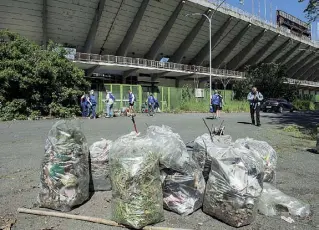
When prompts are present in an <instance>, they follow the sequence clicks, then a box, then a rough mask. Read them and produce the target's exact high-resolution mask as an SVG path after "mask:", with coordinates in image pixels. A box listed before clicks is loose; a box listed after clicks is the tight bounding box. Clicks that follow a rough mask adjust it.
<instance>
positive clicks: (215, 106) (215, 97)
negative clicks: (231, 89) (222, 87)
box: [211, 90, 222, 118]
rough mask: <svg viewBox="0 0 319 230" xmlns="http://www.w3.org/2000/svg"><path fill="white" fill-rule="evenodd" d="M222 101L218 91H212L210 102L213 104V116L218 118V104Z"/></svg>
mask: <svg viewBox="0 0 319 230" xmlns="http://www.w3.org/2000/svg"><path fill="white" fill-rule="evenodd" d="M221 103H222V97H221V95H219V93H218V91H217V90H215V91H214V95H213V96H212V101H211V104H212V106H213V112H214V113H215V118H220V105H221Z"/></svg>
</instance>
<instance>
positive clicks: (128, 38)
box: [116, 0, 150, 56]
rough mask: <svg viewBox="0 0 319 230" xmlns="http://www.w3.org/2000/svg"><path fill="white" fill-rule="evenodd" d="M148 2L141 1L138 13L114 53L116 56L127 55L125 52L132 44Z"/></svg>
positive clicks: (146, 0)
mask: <svg viewBox="0 0 319 230" xmlns="http://www.w3.org/2000/svg"><path fill="white" fill-rule="evenodd" d="M149 1H150V0H143V1H142V3H141V5H140V8H139V9H138V11H137V13H136V15H135V17H134V20H133V22H132V24H131V26H130V28H129V29H128V31H127V32H126V35H125V37H124V39H123V41H122V43H121V45H120V47H119V48H118V49H117V51H116V55H117V56H126V55H127V51H128V49H129V47H130V46H131V44H132V42H133V39H134V36H135V34H136V31H137V30H138V27H139V25H140V23H141V21H142V18H143V16H144V13H145V11H146V8H147V5H148V3H149Z"/></svg>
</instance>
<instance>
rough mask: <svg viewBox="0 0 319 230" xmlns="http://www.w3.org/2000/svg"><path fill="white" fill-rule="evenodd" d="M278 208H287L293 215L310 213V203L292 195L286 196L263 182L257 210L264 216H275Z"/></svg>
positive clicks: (301, 215)
mask: <svg viewBox="0 0 319 230" xmlns="http://www.w3.org/2000/svg"><path fill="white" fill-rule="evenodd" d="M277 209H280V210H288V212H289V213H290V214H291V215H293V216H300V217H306V216H309V215H310V205H309V204H307V203H305V202H303V201H300V200H298V199H296V198H294V197H291V196H288V195H286V194H284V193H283V192H281V191H280V190H279V189H277V188H275V187H274V186H272V185H271V184H269V183H264V190H263V192H262V194H261V197H260V200H259V204H258V211H259V212H260V213H261V214H263V215H266V216H275V215H277V213H278V211H279V210H277Z"/></svg>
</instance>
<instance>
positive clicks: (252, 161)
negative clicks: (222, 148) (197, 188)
mask: <svg viewBox="0 0 319 230" xmlns="http://www.w3.org/2000/svg"><path fill="white" fill-rule="evenodd" d="M262 183H263V167H262V162H261V160H260V159H258V158H257V159H256V158H255V157H254V156H253V157H252V156H251V151H249V150H248V149H246V148H243V147H242V148H235V147H229V148H228V149H227V151H226V152H225V153H224V154H223V156H221V157H220V158H212V165H211V172H210V174H209V179H208V182H207V185H206V191H205V196H204V204H203V211H204V212H205V213H206V214H208V215H211V216H213V217H215V218H217V219H219V220H221V221H223V222H225V223H227V224H228V225H231V226H233V227H241V226H244V225H249V224H251V223H252V222H253V221H254V220H255V217H256V214H257V203H258V200H259V197H260V195H261V192H262Z"/></svg>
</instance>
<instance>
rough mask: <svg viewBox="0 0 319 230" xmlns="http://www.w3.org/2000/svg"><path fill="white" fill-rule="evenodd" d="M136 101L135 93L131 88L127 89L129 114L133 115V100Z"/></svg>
mask: <svg viewBox="0 0 319 230" xmlns="http://www.w3.org/2000/svg"><path fill="white" fill-rule="evenodd" d="M135 101H136V98H135V95H134V94H133V92H132V91H131V90H129V91H128V103H129V106H130V107H129V112H130V115H131V116H135V111H134V102H135Z"/></svg>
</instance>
